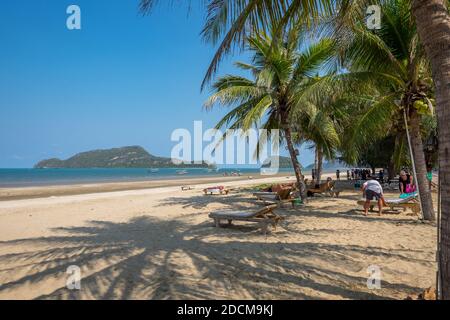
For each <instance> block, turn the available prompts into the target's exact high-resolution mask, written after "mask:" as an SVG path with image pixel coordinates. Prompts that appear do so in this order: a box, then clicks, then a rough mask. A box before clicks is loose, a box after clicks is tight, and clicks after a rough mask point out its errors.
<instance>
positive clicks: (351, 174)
mask: <svg viewBox="0 0 450 320" xmlns="http://www.w3.org/2000/svg"><path fill="white" fill-rule="evenodd" d="M340 175H341V172H340V170H336V177H337V179H338V180H340ZM371 176H372V171H371V170H370V169H351V170H350V169H349V170H347V180H368V179H370V177H371ZM378 178H379V179H381V180H383V179H384V170H380V171H379V172H378Z"/></svg>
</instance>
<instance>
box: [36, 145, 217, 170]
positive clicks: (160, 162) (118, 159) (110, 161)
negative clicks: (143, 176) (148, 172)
mask: <svg viewBox="0 0 450 320" xmlns="http://www.w3.org/2000/svg"><path fill="white" fill-rule="evenodd" d="M178 167H179V168H214V166H212V165H209V164H207V163H205V162H203V163H201V164H195V163H191V164H184V163H182V164H174V163H173V162H172V159H170V158H165V157H157V156H154V155H152V154H150V153H148V152H147V151H146V150H145V149H144V148H142V147H140V146H130V147H122V148H113V149H106V150H93V151H88V152H82V153H78V154H76V155H74V156H73V157H71V158H69V159H67V160H61V159H57V158H53V159H47V160H42V161H40V162H39V163H37V164H36V165H35V166H34V168H37V169H43V168H178Z"/></svg>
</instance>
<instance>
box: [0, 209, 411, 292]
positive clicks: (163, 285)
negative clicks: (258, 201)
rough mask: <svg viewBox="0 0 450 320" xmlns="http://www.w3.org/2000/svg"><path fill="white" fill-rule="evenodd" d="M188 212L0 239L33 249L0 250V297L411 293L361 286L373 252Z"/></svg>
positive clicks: (401, 287)
mask: <svg viewBox="0 0 450 320" xmlns="http://www.w3.org/2000/svg"><path fill="white" fill-rule="evenodd" d="M194 215H195V214H192V216H190V215H187V216H184V217H183V218H182V219H177V220H170V221H169V220H161V219H157V218H154V217H149V216H142V217H137V218H134V219H132V220H130V221H128V222H125V223H112V222H105V221H91V222H90V223H89V225H87V226H83V227H71V228H58V229H56V230H55V231H56V232H57V233H58V235H57V236H52V237H45V238H30V239H22V240H14V241H6V242H0V246H1V247H4V246H11V247H14V246H19V245H20V246H21V247H23V246H29V247H30V248H35V247H38V249H33V250H31V249H30V251H26V252H17V253H10V254H4V255H2V256H0V260H1V261H2V267H1V268H2V269H0V279H7V280H6V281H4V282H3V283H2V284H1V285H0V296H2V294H3V295H8V294H12V295H13V294H14V292H15V290H28V288H31V287H33V288H38V289H40V288H42V291H40V294H38V295H36V297H37V299H136V298H138V299H229V298H233V297H238V298H244V299H246V298H249V299H255V298H257V299H283V298H284V299H318V298H324V297H325V298H326V297H341V298H344V299H388V298H390V297H392V295H393V294H400V293H404V294H405V295H406V294H412V293H415V292H418V291H420V288H416V287H412V286H408V285H405V284H399V283H388V282H383V290H380V291H371V290H369V289H367V285H366V283H367V278H366V277H365V276H363V275H361V274H360V273H361V272H360V270H362V269H364V270H365V268H367V266H366V265H365V264H366V259H367V258H370V257H371V256H373V257H380V256H386V255H388V254H389V253H387V252H384V251H383V249H381V248H370V250H368V249H367V248H364V247H361V246H348V245H329V244H323V243H314V242H304V243H280V242H273V240H272V242H270V241H269V240H270V239H267V238H265V237H264V236H262V235H260V233H259V232H258V230H257V229H256V228H253V227H251V226H250V227H244V226H241V227H235V228H219V229H217V228H213V227H212V224H211V223H210V222H203V223H192V220H191V219H192V218H193V216H194ZM367 255H368V256H369V257H366V256H367ZM355 257H356V258H355ZM400 258H401V259H408V258H407V257H403V256H401V257H400ZM71 265H76V266H79V267H80V268H81V271H82V288H81V290H79V291H78V290H68V289H67V288H66V287H65V284H66V279H67V274H66V270H67V268H68V267H69V266H71ZM336 266H339V268H335V267H336ZM342 270H349V272H346V273H343V272H342ZM363 274H364V272H363ZM49 282H50V283H53V286H52V287H51V288H48V287H46V286H45V285H44V283H49ZM34 290H36V289H34Z"/></svg>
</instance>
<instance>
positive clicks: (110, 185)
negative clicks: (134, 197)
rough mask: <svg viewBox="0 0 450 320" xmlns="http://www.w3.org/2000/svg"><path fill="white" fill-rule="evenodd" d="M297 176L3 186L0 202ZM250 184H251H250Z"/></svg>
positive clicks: (250, 182) (260, 180) (251, 181)
mask: <svg viewBox="0 0 450 320" xmlns="http://www.w3.org/2000/svg"><path fill="white" fill-rule="evenodd" d="M283 178H284V180H286V181H287V180H288V179H293V178H295V177H293V176H292V175H289V174H288V173H279V174H277V175H270V176H263V175H259V174H258V175H254V176H252V178H249V177H248V176H241V177H238V176H231V177H224V176H216V177H196V178H193V177H190V178H179V179H166V180H162V179H161V180H147V181H124V182H97V183H82V184H66V185H46V186H33V187H8V188H0V202H6V201H14V200H25V199H39V198H51V197H61V196H74V195H85V194H99V193H109V192H121V191H134V190H146V189H157V188H165V187H177V188H181V187H182V186H191V185H196V186H199V185H203V184H215V183H220V184H229V183H236V182H248V184H258V183H264V182H265V181H272V180H273V179H277V180H283ZM246 184H247V183H246Z"/></svg>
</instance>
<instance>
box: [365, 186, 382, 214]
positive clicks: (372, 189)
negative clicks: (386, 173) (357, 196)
mask: <svg viewBox="0 0 450 320" xmlns="http://www.w3.org/2000/svg"><path fill="white" fill-rule="evenodd" d="M362 191H363V193H364V194H365V196H366V202H365V203H364V215H365V216H367V215H368V214H369V207H370V202H371V201H372V200H373V199H374V198H375V199H376V200H377V202H378V215H379V216H381V214H382V213H383V206H384V205H386V202H385V201H384V195H383V187H382V186H381V184H380V183H379V182H378V181H377V180H373V179H372V180H369V181H367V182H365V183H364V184H363V185H362Z"/></svg>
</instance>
